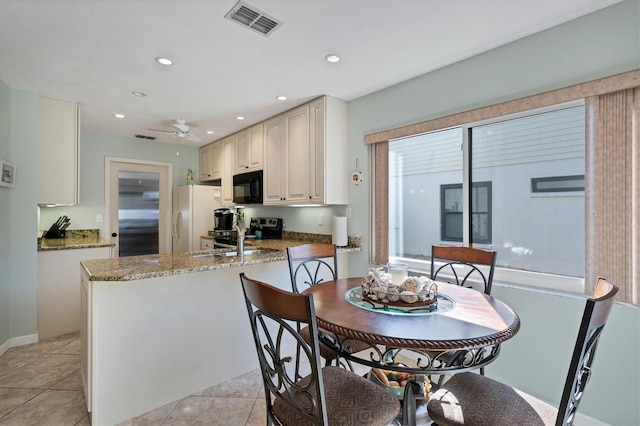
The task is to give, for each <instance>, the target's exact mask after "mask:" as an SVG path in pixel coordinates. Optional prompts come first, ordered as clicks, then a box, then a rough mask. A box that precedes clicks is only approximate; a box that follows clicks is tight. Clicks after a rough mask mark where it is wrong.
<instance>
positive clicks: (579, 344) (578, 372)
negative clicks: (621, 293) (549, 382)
mask: <svg viewBox="0 0 640 426" xmlns="http://www.w3.org/2000/svg"><path fill="white" fill-rule="evenodd" d="M617 292H618V287H616V286H614V285H613V284H611V283H609V282H608V281H607V280H605V279H604V278H598V281H597V283H596V289H595V291H594V294H593V297H591V298H589V299H587V302H586V306H585V308H584V313H583V315H582V321H581V323H580V330H579V331H578V337H577V339H576V345H575V347H574V349H573V356H572V357H571V364H569V371H568V372H567V379H566V381H565V385H564V390H563V392H562V398H561V399H560V405H559V407H558V417H557V419H556V426H565V425H571V424H573V421H574V417H575V414H576V411H577V410H578V405H579V404H580V400H581V398H582V395H583V392H584V388H585V387H586V385H587V383H588V381H589V376H590V374H591V365H592V363H593V358H594V356H595V353H596V349H597V347H598V340H599V339H600V336H601V334H602V329H603V328H604V325H605V323H606V322H607V318H608V317H609V313H610V312H611V307H612V306H613V302H614V299H615V295H616V293H617Z"/></svg>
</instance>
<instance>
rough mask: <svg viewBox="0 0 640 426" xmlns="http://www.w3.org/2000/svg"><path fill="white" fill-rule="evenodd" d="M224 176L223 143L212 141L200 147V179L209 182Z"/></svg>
mask: <svg viewBox="0 0 640 426" xmlns="http://www.w3.org/2000/svg"><path fill="white" fill-rule="evenodd" d="M221 177H222V143H220V141H217V142H213V143H210V144H208V145H205V146H203V147H202V148H200V181H202V182H207V181H211V180H216V179H221Z"/></svg>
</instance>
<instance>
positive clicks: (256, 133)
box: [235, 123, 264, 174]
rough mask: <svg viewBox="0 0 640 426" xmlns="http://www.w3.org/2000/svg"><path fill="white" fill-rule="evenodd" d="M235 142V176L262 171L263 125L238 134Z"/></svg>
mask: <svg viewBox="0 0 640 426" xmlns="http://www.w3.org/2000/svg"><path fill="white" fill-rule="evenodd" d="M235 140H236V163H235V164H236V166H235V168H236V169H235V174H238V173H245V172H252V171H255V170H262V167H263V166H262V165H263V155H264V132H263V123H260V124H257V125H255V126H253V127H250V128H248V129H246V130H243V131H241V132H239V133H236V135H235Z"/></svg>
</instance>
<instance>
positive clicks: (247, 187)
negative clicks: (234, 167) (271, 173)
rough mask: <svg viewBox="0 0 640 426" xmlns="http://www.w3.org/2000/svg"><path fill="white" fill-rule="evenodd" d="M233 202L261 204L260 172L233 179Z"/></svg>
mask: <svg viewBox="0 0 640 426" xmlns="http://www.w3.org/2000/svg"><path fill="white" fill-rule="evenodd" d="M233 202H234V203H236V204H262V170H258V171H256V172H248V173H242V174H239V175H235V176H234V177H233Z"/></svg>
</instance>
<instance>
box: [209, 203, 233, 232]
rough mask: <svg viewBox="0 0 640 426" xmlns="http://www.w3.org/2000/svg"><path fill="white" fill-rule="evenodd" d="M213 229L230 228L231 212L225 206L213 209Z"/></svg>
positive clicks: (231, 222) (228, 229) (231, 224)
mask: <svg viewBox="0 0 640 426" xmlns="http://www.w3.org/2000/svg"><path fill="white" fill-rule="evenodd" d="M213 229H214V230H219V231H230V230H232V229H233V212H232V211H231V210H230V209H227V208H221V209H215V210H214V211H213Z"/></svg>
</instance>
